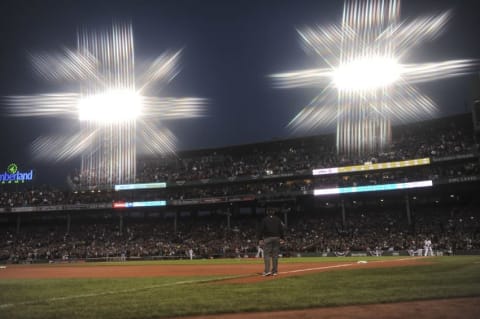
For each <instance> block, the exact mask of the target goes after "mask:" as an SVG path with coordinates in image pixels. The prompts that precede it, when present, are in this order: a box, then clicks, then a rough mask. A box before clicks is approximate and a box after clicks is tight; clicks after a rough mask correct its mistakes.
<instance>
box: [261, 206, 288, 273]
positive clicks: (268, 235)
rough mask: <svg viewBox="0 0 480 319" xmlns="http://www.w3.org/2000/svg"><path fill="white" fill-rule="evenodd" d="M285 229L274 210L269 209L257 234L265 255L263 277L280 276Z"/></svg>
mask: <svg viewBox="0 0 480 319" xmlns="http://www.w3.org/2000/svg"><path fill="white" fill-rule="evenodd" d="M283 228H284V225H283V223H282V221H281V220H280V218H278V217H277V216H275V210H274V209H273V208H269V209H267V216H266V217H265V218H263V219H262V222H261V224H260V227H259V229H258V233H257V238H258V239H259V245H260V246H262V247H263V253H264V258H263V261H264V266H265V268H264V271H263V276H276V275H277V274H278V255H279V253H280V244H281V243H283V241H284V235H283ZM270 262H271V263H270ZM270 266H271V268H270Z"/></svg>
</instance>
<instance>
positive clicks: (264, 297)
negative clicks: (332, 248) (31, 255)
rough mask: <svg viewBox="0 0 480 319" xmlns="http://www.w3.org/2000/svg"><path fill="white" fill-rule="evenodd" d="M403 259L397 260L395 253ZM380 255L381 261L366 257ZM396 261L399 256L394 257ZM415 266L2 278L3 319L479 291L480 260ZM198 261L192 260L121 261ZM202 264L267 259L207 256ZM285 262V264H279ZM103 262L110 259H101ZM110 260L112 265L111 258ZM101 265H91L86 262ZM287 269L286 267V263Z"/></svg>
mask: <svg viewBox="0 0 480 319" xmlns="http://www.w3.org/2000/svg"><path fill="white" fill-rule="evenodd" d="M397 258H398V257H397ZM359 259H360V258H329V259H327V258H308V259H303V258H302V259H300V258H291V259H282V260H281V264H282V263H290V262H305V261H307V262H312V261H317V262H319V266H321V265H320V263H322V262H326V261H328V262H330V261H336V262H338V261H351V262H354V261H357V260H359ZM361 259H362V260H375V259H381V260H385V259H386V257H383V258H364V257H362V258H361ZM392 259H393V258H392ZM429 261H433V263H432V264H422V263H421V265H420V266H416V267H395V268H393V267H391V268H377V269H372V268H365V269H349V268H343V269H341V270H336V271H329V272H323V273H316V274H308V275H302V276H295V277H284V278H282V277H281V276H279V277H278V278H276V279H274V280H262V281H260V282H257V283H251V284H226V283H221V282H219V281H218V278H219V277H213V276H207V277H154V278H122V279H62V280H60V279H45V280H14V279H4V280H0V314H1V317H2V318H13V319H15V318H66V317H69V318H106V319H109V318H112V319H113V318H115V319H122V318H137V319H144V318H161V317H172V316H180V315H194V314H207V313H226V312H245V311H271V310H281V309H303V308H309V307H323V306H341V305H350V304H369V303H385V302H396V301H407V300H420V299H436V298H452V297H467V296H480V257H477V256H475V257H437V258H432V259H429ZM152 263H153V264H172V263H173V264H192V261H168V262H138V263H137V262H135V263H120V264H121V265H124V266H125V267H128V266H129V265H133V264H135V265H138V264H152ZM194 263H196V264H205V263H214V264H235V263H259V264H260V263H261V261H258V260H234V259H231V260H205V261H194ZM281 264H280V267H281ZM100 265H104V264H100ZM109 265H112V263H109ZM93 266H98V265H93V264H85V267H93ZM280 269H281V268H280Z"/></svg>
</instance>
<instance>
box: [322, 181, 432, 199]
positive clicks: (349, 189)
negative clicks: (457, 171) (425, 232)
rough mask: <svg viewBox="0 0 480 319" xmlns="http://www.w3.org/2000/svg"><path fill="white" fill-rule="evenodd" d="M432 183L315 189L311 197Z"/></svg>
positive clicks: (423, 185) (396, 188) (421, 185)
mask: <svg viewBox="0 0 480 319" xmlns="http://www.w3.org/2000/svg"><path fill="white" fill-rule="evenodd" d="M431 186H433V182H432V181H431V180H426V181H418V182H409V183H394V184H383V185H366V186H353V187H334V188H321V189H315V190H314V191H313V195H315V196H321V195H333V194H348V193H362V192H375V191H391V190H399V189H409V188H418V187H431Z"/></svg>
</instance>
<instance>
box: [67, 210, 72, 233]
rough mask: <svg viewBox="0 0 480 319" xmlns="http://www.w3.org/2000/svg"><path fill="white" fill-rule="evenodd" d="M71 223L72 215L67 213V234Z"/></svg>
mask: <svg viewBox="0 0 480 319" xmlns="http://www.w3.org/2000/svg"><path fill="white" fill-rule="evenodd" d="M71 224H72V216H71V215H70V213H68V214H67V234H70V226H71Z"/></svg>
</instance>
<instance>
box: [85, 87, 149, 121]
mask: <svg viewBox="0 0 480 319" xmlns="http://www.w3.org/2000/svg"><path fill="white" fill-rule="evenodd" d="M141 112H142V97H141V96H140V95H139V94H137V93H136V92H133V91H129V90H109V91H107V92H105V93H100V94H95V95H89V96H86V97H84V98H82V99H80V100H79V101H78V118H79V120H80V121H93V122H97V123H111V122H123V121H134V120H136V119H137V118H139V117H140V115H141Z"/></svg>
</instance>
